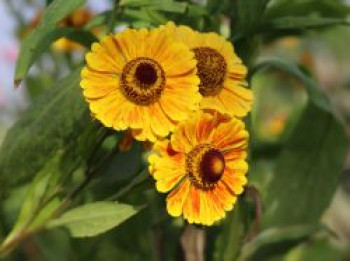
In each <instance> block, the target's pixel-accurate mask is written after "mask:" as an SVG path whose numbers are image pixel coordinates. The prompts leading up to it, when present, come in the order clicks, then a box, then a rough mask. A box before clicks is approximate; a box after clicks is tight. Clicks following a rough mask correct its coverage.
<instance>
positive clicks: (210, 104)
mask: <svg viewBox="0 0 350 261" xmlns="http://www.w3.org/2000/svg"><path fill="white" fill-rule="evenodd" d="M162 28H163V29H164V30H166V31H168V32H170V33H171V34H172V36H173V38H174V39H175V40H177V41H180V42H182V43H184V44H186V45H187V46H188V47H189V48H190V49H191V50H192V51H193V52H194V53H195V57H196V60H197V74H198V76H199V78H200V84H199V91H200V93H201V94H202V96H203V100H202V101H201V104H200V107H201V109H209V110H216V111H219V112H220V113H223V114H229V115H231V116H237V117H243V116H245V115H246V114H247V113H248V112H249V111H250V110H251V105H252V100H253V95H252V92H251V90H249V89H246V88H245V86H246V81H245V78H246V74H247V69H246V67H245V66H244V65H243V64H242V61H241V60H240V59H239V58H238V56H237V55H236V54H235V52H234V49H233V46H232V44H231V43H229V42H228V41H226V40H225V39H224V38H223V37H222V36H219V35H218V34H216V33H199V32H196V31H194V30H192V29H191V28H189V27H187V26H175V24H174V23H172V22H169V23H167V24H166V25H165V26H162Z"/></svg>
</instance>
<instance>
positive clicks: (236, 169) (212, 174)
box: [149, 112, 248, 225]
mask: <svg viewBox="0 0 350 261" xmlns="http://www.w3.org/2000/svg"><path fill="white" fill-rule="evenodd" d="M247 139H248V133H247V131H246V130H245V129H244V123H243V122H242V121H240V120H238V119H236V118H231V117H227V116H221V115H218V114H214V115H213V114H209V113H203V112H196V113H194V115H193V117H191V118H190V119H188V120H186V121H184V122H181V123H180V124H179V125H178V126H177V127H176V129H175V132H174V134H173V135H172V136H171V140H163V141H158V142H156V143H155V145H154V154H152V155H151V156H149V163H150V166H149V171H150V173H151V175H153V177H154V179H155V180H156V187H157V190H158V191H160V192H164V193H165V192H169V191H171V192H170V194H169V195H168V196H167V210H168V212H169V214H170V215H172V216H175V217H177V216H181V215H182V216H183V217H184V218H185V219H187V220H188V222H189V223H198V224H204V225H212V224H213V223H214V222H215V221H217V220H219V219H221V218H223V217H224V216H225V211H229V210H231V209H232V208H233V206H234V204H235V201H236V199H237V196H238V195H239V194H241V193H242V192H243V186H244V185H245V184H246V182H247V179H246V177H245V175H246V172H247V169H248V165H247V163H246V156H247V153H246V147H247Z"/></svg>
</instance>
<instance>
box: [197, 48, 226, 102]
mask: <svg viewBox="0 0 350 261" xmlns="http://www.w3.org/2000/svg"><path fill="white" fill-rule="evenodd" d="M193 52H194V55H195V57H196V60H197V75H198V77H199V78H200V80H201V82H200V84H199V92H200V93H201V94H202V95H203V96H214V95H216V94H218V93H219V92H220V91H221V89H222V88H223V87H224V86H223V84H224V80H225V75H226V70H227V64H226V61H225V58H224V57H223V56H222V55H221V54H220V53H219V52H217V51H216V50H214V49H212V48H209V47H198V48H194V49H193Z"/></svg>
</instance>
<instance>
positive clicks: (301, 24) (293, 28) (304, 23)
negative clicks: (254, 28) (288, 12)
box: [259, 17, 350, 35]
mask: <svg viewBox="0 0 350 261" xmlns="http://www.w3.org/2000/svg"><path fill="white" fill-rule="evenodd" d="M335 25H350V22H349V21H347V20H345V19H338V18H323V17H281V18H276V19H274V20H272V21H270V22H267V23H264V24H263V25H262V26H261V27H260V30H259V32H260V33H267V34H277V33H278V34H279V35H280V34H281V33H285V34H288V33H290V32H294V33H298V32H303V31H306V30H316V29H324V28H327V27H330V26H335Z"/></svg>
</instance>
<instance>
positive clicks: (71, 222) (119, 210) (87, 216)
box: [49, 201, 142, 237]
mask: <svg viewBox="0 0 350 261" xmlns="http://www.w3.org/2000/svg"><path fill="white" fill-rule="evenodd" d="M141 209H142V208H135V207H133V206H130V205H126V204H121V203H115V202H111V201H104V202H103V201H101V202H94V203H90V204H86V205H83V206H80V207H77V208H75V209H72V210H70V211H68V212H66V213H64V214H63V215H62V216H61V217H60V218H58V219H56V220H53V221H52V222H51V223H50V224H49V227H50V228H54V227H58V226H65V227H66V228H68V229H69V231H70V233H71V234H72V236H73V237H92V236H96V235H98V234H101V233H103V232H106V231H108V230H110V229H112V228H114V227H116V226H118V225H119V224H121V223H122V222H124V221H125V220H127V219H129V218H131V217H132V216H133V215H135V214H136V213H138V212H139V211H140V210H141Z"/></svg>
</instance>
